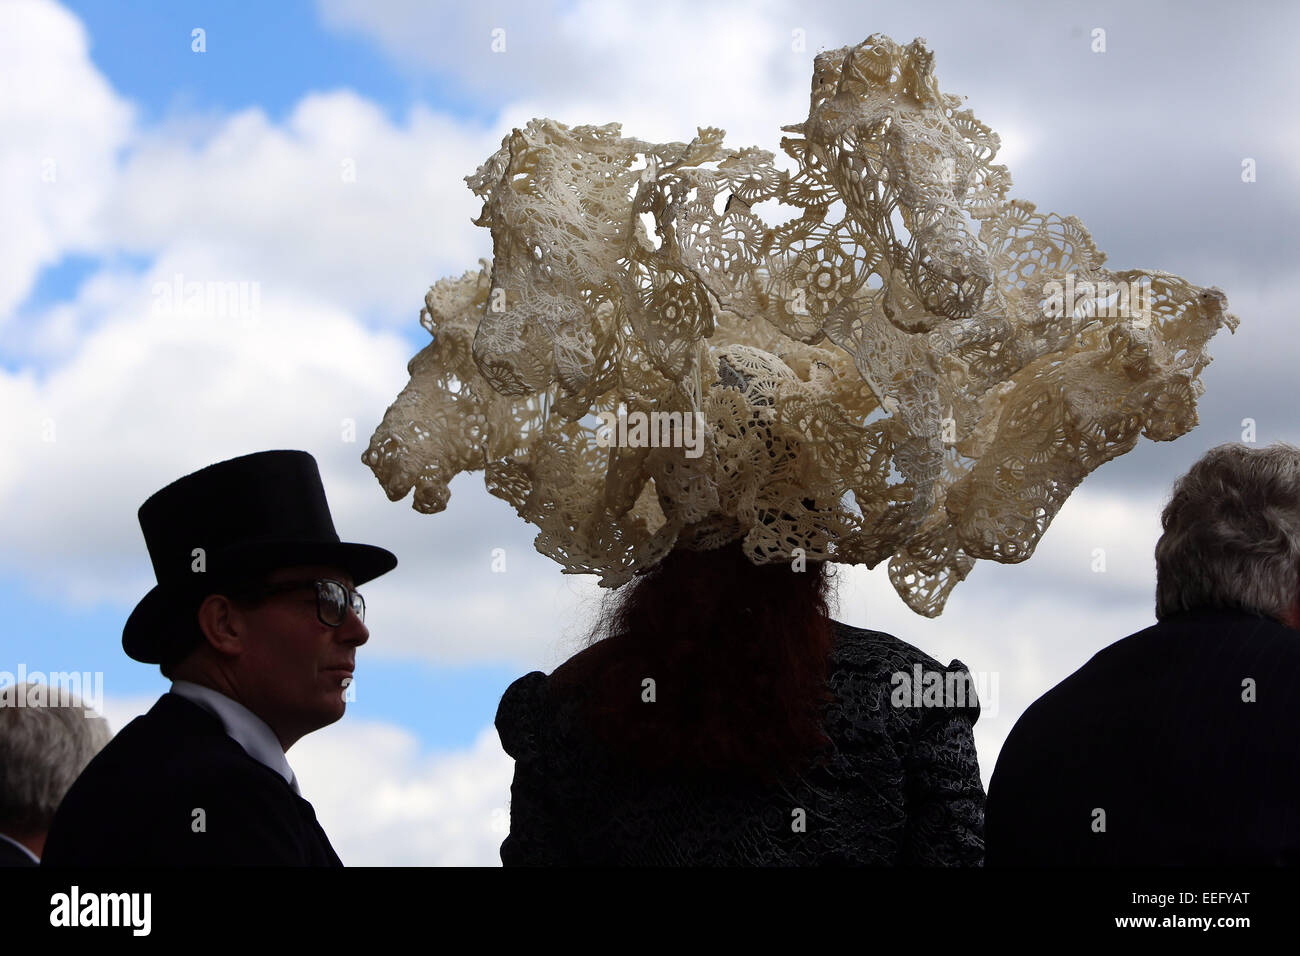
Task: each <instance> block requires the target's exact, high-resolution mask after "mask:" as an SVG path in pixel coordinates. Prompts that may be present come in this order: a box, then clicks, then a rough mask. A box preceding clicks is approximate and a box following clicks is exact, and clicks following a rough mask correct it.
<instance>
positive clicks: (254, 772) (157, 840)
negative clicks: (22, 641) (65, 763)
mask: <svg viewBox="0 0 1300 956" xmlns="http://www.w3.org/2000/svg"><path fill="white" fill-rule="evenodd" d="M199 811H202V812H201V813H200V812H199ZM200 822H201V824H202V826H200ZM41 865H42V866H211V865H272V866H341V865H342V863H341V862H340V861H339V858H338V856H337V855H336V854H335V853H334V849H333V847H331V846H330V842H329V838H328V837H326V835H325V831H324V830H322V829H321V827H320V824H319V823H317V822H316V814H315V812H314V811H313V810H312V806H311V804H310V803H308V802H307V801H306V800H304V799H303V798H302V797H300V796H298V794H296V793H295V792H294V791H293V788H292V787H290V786H289V784H288V782H286V781H285V779H284V778H283V777H282V776H280V775H279V774H278V773H276V772H275V771H274V770H272V769H270V768H269V767H267V766H265V765H264V764H262V763H259V762H258V761H257V760H254V759H253V758H252V757H250V756H249V755H248V754H247V753H246V752H245V751H244V749H243V748H242V747H241V746H240V745H239V744H238V743H236V742H235V741H234V740H232V739H231V738H230V737H229V736H228V735H227V734H226V732H225V729H224V728H223V727H222V725H221V722H220V721H219V720H218V719H217V718H216V717H215V716H214V715H212V714H210V713H208V712H207V711H206V710H204V709H203V708H202V707H199V706H198V705H197V704H194V703H192V702H191V701H188V700H186V699H185V698H183V697H180V696H178V695H176V694H170V693H169V694H164V695H163V696H162V697H161V698H159V700H158V702H157V703H156V704H154V706H153V708H152V709H150V711H149V712H148V713H147V714H145V715H143V716H141V717H137V718H136V719H135V720H133V721H131V723H129V724H127V725H126V727H124V728H123V729H122V731H121V732H120V733H118V735H117V736H116V737H114V738H113V739H112V740H111V741H109V743H108V745H107V746H106V747H104V749H103V750H101V751H100V752H99V753H98V754H97V755H96V756H95V758H94V759H93V760H92V761H91V762H90V763H89V764H88V765H87V766H86V769H85V770H84V771H83V772H82V774H81V776H80V777H78V778H77V780H76V782H75V783H73V785H72V788H71V789H70V790H69V791H68V794H67V796H66V797H64V799H63V802H62V803H61V804H60V805H59V809H58V812H57V813H56V814H55V817H54V823H53V825H52V826H51V828H50V832H49V836H48V837H47V839H46V842H45V852H44V854H43V855H42V857H41Z"/></svg>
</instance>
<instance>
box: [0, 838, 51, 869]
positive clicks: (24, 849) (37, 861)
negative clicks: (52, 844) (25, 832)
mask: <svg viewBox="0 0 1300 956" xmlns="http://www.w3.org/2000/svg"><path fill="white" fill-rule="evenodd" d="M0 840H4V841H5V842H6V843H12V844H13V845H14V846H16V847H18V849H20V850H22V851H23V852H24V853H26V854H27V855H28V856H30V857H31V858H32V862H33V863H40V862H41V858H40V857H39V856H37V855H36V854H35V853H33V852H32V851H31V850H29V849H27V847H25V846H23V845H22V844H21V843H19V842H18V841H17V840H15V839H14V838H13V837H11V836H5V835H4V834H3V833H0Z"/></svg>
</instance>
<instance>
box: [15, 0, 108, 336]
mask: <svg viewBox="0 0 1300 956" xmlns="http://www.w3.org/2000/svg"><path fill="white" fill-rule="evenodd" d="M0 90H4V95H3V96H0V131H2V132H0V209H3V210H4V217H5V223H4V229H3V230H0V325H4V324H5V322H6V320H7V319H8V318H9V316H10V313H11V312H12V310H13V309H14V308H16V307H17V306H18V305H19V303H21V302H22V301H23V299H24V298H26V296H27V295H28V294H29V293H30V291H31V288H32V285H33V283H34V282H35V281H36V277H37V275H38V274H39V272H40V270H41V269H42V268H43V267H45V266H47V265H50V264H52V263H55V262H57V261H58V260H59V259H60V258H62V256H63V255H64V254H65V253H67V252H69V251H79V250H86V249H91V248H94V247H96V246H97V245H98V244H99V243H101V242H102V241H103V236H102V235H101V234H100V233H99V232H98V229H97V226H96V219H97V213H98V211H99V210H100V209H101V208H102V206H103V203H104V201H105V200H106V198H107V196H108V195H109V192H110V190H111V188H112V185H113V182H114V179H115V173H116V170H115V160H114V154H115V151H116V150H117V149H118V148H119V147H120V146H122V145H123V143H125V142H126V141H127V139H128V137H129V136H130V134H131V131H132V128H133V124H134V108H133V107H132V106H131V104H129V103H127V102H126V101H124V100H122V99H121V98H120V97H118V96H117V95H116V94H115V93H114V92H113V90H112V88H111V87H110V86H109V84H108V83H107V82H106V81H105V79H104V77H103V76H102V75H101V74H100V73H99V72H98V71H97V70H96V69H95V67H94V65H93V64H92V63H91V62H90V57H89V55H88V43H87V36H86V31H85V28H84V27H83V26H82V24H81V21H79V20H78V19H77V18H76V17H74V16H73V15H72V14H70V13H69V12H68V11H66V10H65V9H63V8H62V7H60V6H59V5H57V4H54V3H47V2H44V0H13V2H8V3H3V4H0Z"/></svg>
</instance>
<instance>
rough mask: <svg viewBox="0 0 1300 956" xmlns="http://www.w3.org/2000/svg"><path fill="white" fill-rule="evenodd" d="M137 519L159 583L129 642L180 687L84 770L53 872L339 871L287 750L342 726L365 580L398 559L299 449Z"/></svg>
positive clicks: (221, 476)
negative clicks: (354, 539) (351, 523)
mask: <svg viewBox="0 0 1300 956" xmlns="http://www.w3.org/2000/svg"><path fill="white" fill-rule="evenodd" d="M139 517H140V527H141V528H142V529H143V531H144V537H145V542H146V544H147V545H148V548H149V557H150V559H151V560H152V562H153V567H154V572H155V574H156V576H157V580H158V584H157V586H156V587H155V588H153V590H151V591H150V592H149V593H148V594H146V595H145V597H144V599H143V600H142V601H140V603H139V604H138V605H137V606H136V608H135V610H134V611H133V612H132V613H131V616H130V618H129V619H128V620H127V622H126V627H125V629H124V630H123V632H122V647H123V649H124V650H125V651H126V653H127V654H128V655H129V656H130V657H132V658H134V659H135V660H138V661H142V662H145V663H149V664H157V665H159V667H160V668H161V670H162V673H163V675H164V676H165V677H167V678H169V679H170V680H171V681H172V687H171V690H170V692H169V693H166V694H164V695H163V696H162V697H161V698H159V700H158V702H157V703H156V704H154V706H153V708H152V709H151V710H150V711H149V712H148V713H147V714H145V715H144V716H142V717H138V718H136V719H135V720H133V721H131V723H129V724H128V725H127V726H126V727H125V728H123V729H122V731H121V732H120V733H119V734H118V735H117V736H116V737H115V738H114V739H113V740H112V741H111V742H110V743H109V744H108V745H107V746H106V747H105V748H104V749H103V750H102V751H101V752H100V753H99V755H98V756H96V757H95V759H94V760H92V761H91V762H90V764H89V765H88V766H87V767H86V769H85V771H84V772H83V773H82V774H81V776H80V777H78V778H77V781H76V782H75V783H74V784H73V785H72V788H71V789H70V790H69V791H68V794H67V796H66V797H65V798H64V800H63V803H62V804H61V805H60V806H59V809H58V812H57V813H56V814H55V818H54V822H53V824H52V826H51V828H50V833H49V837H48V838H47V841H46V844H45V853H44V855H43V857H42V860H41V862H42V865H45V866H61V865H72V866H81V865H89V866H99V865H105V866H123V865H164V866H169V865H181V866H188V865H220V864H245V865H287V866H340V865H341V863H340V861H339V858H338V856H337V855H336V854H335V852H334V849H333V847H331V846H330V842H329V839H328V837H326V835H325V832H324V830H322V829H321V827H320V824H319V823H317V821H316V815H315V813H314V811H313V810H312V806H311V804H310V803H308V802H307V801H306V800H305V799H303V797H302V795H301V793H300V792H299V789H298V781H297V778H296V777H295V776H294V773H293V770H292V769H291V768H290V767H289V763H288V761H287V760H286V758H285V752H286V751H288V749H289V748H290V747H292V746H293V744H294V743H295V742H296V741H297V740H299V739H301V738H302V737H304V736H305V735H307V734H309V733H311V732H312V731H314V730H318V729H320V728H321V727H324V726H326V725H327V724H331V723H333V722H334V721H336V720H338V719H339V718H340V717H342V716H343V711H344V709H345V707H346V698H347V696H348V690H347V687H348V685H349V684H350V683H351V679H352V671H353V667H354V665H355V660H356V649H357V647H359V646H360V645H362V644H364V643H365V642H366V640H367V639H368V637H369V632H368V631H367V630H366V626H365V624H364V623H363V619H364V616H365V603H364V601H363V600H362V598H361V596H360V595H359V594H358V593H357V591H356V588H357V587H359V586H360V585H362V584H364V583H366V582H367V581H370V580H373V579H374V578H376V577H378V576H379V575H381V574H384V573H386V572H388V571H391V570H392V569H393V568H394V567H396V565H397V559H396V558H395V557H394V556H393V555H392V554H391V553H389V552H388V551H385V550H384V549H382V548H377V547H374V546H371V545H366V544H349V543H345V542H341V541H340V540H339V536H338V534H337V532H336V531H335V530H334V523H333V520H332V519H331V517H330V512H329V506H328V504H327V503H326V500H325V491H324V488H323V487H322V485H321V479H320V472H319V470H318V469H317V466H316V461H315V459H313V458H312V456H311V455H309V454H307V453H306V452H301V451H268V452H260V453H257V454H253V455H245V456H243V457H241V458H234V459H231V460H229V461H223V462H220V463H218V464H215V465H211V466H209V467H207V468H204V469H202V470H200V471H197V472H195V473H194V474H192V475H187V476H186V477H184V478H181V479H180V480H178V481H176V482H173V483H172V484H170V485H168V486H167V487H166V488H164V489H162V490H161V491H159V492H158V493H157V494H155V495H153V496H152V497H151V498H149V500H148V501H146V502H145V503H144V504H143V505H142V506H141V508H140V514H139Z"/></svg>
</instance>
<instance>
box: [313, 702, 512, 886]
mask: <svg viewBox="0 0 1300 956" xmlns="http://www.w3.org/2000/svg"><path fill="white" fill-rule="evenodd" d="M289 760H290V762H291V763H292V765H293V769H294V772H295V773H296V774H297V775H298V782H299V785H300V786H301V787H302V791H303V795H304V796H306V797H307V799H308V800H310V801H311V803H312V806H313V807H315V809H316V816H317V819H319V820H320V822H321V826H322V827H324V829H325V832H326V833H327V834H329V838H330V842H331V843H332V844H333V845H334V849H335V851H336V852H337V853H338V855H339V857H340V858H341V859H342V860H343V862H344V863H345V864H346V865H348V866H500V864H501V858H500V856H499V849H500V846H501V841H502V840H504V839H505V837H506V834H507V833H508V832H509V820H510V817H509V800H510V782H511V780H512V778H513V775H514V761H513V760H511V759H510V757H509V756H507V754H506V753H505V751H504V750H502V749H501V743H500V740H499V739H498V737H497V732H496V729H495V728H493V727H487V728H484V730H483V731H482V732H481V733H480V734H479V736H478V738H477V739H476V740H475V742H474V745H473V746H471V747H469V748H467V749H465V750H460V751H453V752H450V753H442V754H433V755H427V756H426V755H422V754H421V752H420V743H419V739H418V738H417V737H416V736H415V735H414V734H412V733H411V732H409V731H407V730H406V729H404V728H402V727H398V726H395V725H393V724H384V723H378V722H373V721H371V722H366V723H350V722H348V720H347V718H346V717H345V718H344V719H343V720H342V721H340V722H339V723H337V724H334V725H332V726H330V727H327V728H325V729H324V730H321V731H318V732H316V733H315V734H312V735H311V736H310V737H306V738H304V739H303V740H302V741H301V742H300V743H298V744H297V745H296V746H295V747H294V748H293V749H292V750H291V751H290V752H289Z"/></svg>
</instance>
